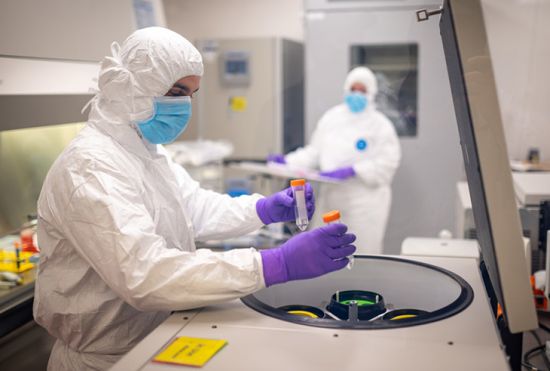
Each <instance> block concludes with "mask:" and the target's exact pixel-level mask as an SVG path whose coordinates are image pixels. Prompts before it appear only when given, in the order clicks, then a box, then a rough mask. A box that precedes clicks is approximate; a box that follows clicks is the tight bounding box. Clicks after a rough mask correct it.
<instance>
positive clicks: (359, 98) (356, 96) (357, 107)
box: [345, 92, 368, 113]
mask: <svg viewBox="0 0 550 371" xmlns="http://www.w3.org/2000/svg"><path fill="white" fill-rule="evenodd" d="M345 102H346V104H347V105H348V107H349V109H350V111H351V112H353V113H359V112H363V111H364V110H365V108H367V104H368V100H367V96H366V95H365V94H363V93H358V92H351V93H348V94H346V97H345Z"/></svg>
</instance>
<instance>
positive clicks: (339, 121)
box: [268, 67, 401, 254]
mask: <svg viewBox="0 0 550 371" xmlns="http://www.w3.org/2000/svg"><path fill="white" fill-rule="evenodd" d="M344 93H345V95H344V103H342V104H339V105H337V106H335V107H332V108H331V109H329V110H328V111H327V112H326V113H325V114H324V115H323V116H322V117H321V119H320V120H319V123H318V124H317V127H316V129H315V131H314V133H313V135H312V138H311V142H310V143H309V145H307V146H306V147H304V148H300V149H298V150H296V151H294V152H292V153H289V154H287V155H286V156H281V155H271V156H269V157H268V161H273V162H278V163H286V164H288V165H289V166H291V167H298V168H308V169H320V170H321V173H320V174H321V175H324V176H327V177H332V178H335V179H339V180H342V181H343V183H341V184H338V185H323V186H322V187H321V189H320V190H319V195H318V197H317V198H318V200H319V201H318V205H317V210H320V211H322V212H325V211H329V210H333V209H338V210H340V211H341V214H342V220H344V221H345V222H346V224H347V225H348V227H349V230H350V231H351V232H353V233H354V234H355V235H356V236H357V240H356V242H355V245H356V246H357V254H381V253H382V252H383V240H384V234H385V230H386V224H387V220H388V215H389V210H390V205H391V181H392V178H393V176H394V173H395V171H396V169H397V168H398V166H399V163H400V160H401V148H400V145H399V139H398V137H397V134H396V131H395V129H394V127H393V125H392V123H391V122H390V120H389V119H388V118H387V117H386V116H384V114H382V113H381V112H380V111H378V110H377V109H376V105H375V103H374V100H375V97H376V93H377V82H376V77H375V76H374V74H373V73H372V71H371V70H370V69H368V68H366V67H356V68H354V69H353V70H352V71H350V72H349V74H348V76H347V78H346V81H345V83H344ZM316 222H317V221H316Z"/></svg>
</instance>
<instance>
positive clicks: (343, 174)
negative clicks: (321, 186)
mask: <svg viewBox="0 0 550 371" xmlns="http://www.w3.org/2000/svg"><path fill="white" fill-rule="evenodd" d="M319 175H321V176H325V177H328V178H334V179H341V180H344V179H348V178H351V177H353V176H355V170H353V167H351V166H348V167H341V168H339V169H336V170H331V171H321V172H320V173H319Z"/></svg>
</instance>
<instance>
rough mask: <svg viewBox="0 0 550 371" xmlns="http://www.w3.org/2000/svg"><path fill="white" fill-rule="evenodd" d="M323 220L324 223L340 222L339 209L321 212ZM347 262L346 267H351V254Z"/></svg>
mask: <svg viewBox="0 0 550 371" xmlns="http://www.w3.org/2000/svg"><path fill="white" fill-rule="evenodd" d="M323 222H324V223H325V224H331V223H342V220H341V219H340V211H338V210H332V211H329V212H328V213H325V214H323ZM348 259H349V263H348V265H347V268H348V269H351V268H353V261H354V259H353V255H350V256H348Z"/></svg>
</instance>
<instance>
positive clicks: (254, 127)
mask: <svg viewBox="0 0 550 371" xmlns="http://www.w3.org/2000/svg"><path fill="white" fill-rule="evenodd" d="M197 45H198V48H199V50H201V52H202V53H203V55H204V58H203V59H204V65H205V70H206V71H207V73H206V74H205V75H204V76H203V78H202V84H201V90H200V94H198V95H197V105H196V106H197V107H196V108H197V115H196V117H195V118H192V120H196V121H194V123H191V125H190V126H191V127H193V126H197V128H198V132H197V136H202V138H203V139H211V140H220V139H223V140H228V141H230V142H231V143H232V144H233V145H234V148H235V150H234V152H233V154H232V155H231V158H239V159H243V158H245V159H262V160H263V159H265V157H266V156H267V155H268V154H270V153H282V152H284V151H286V152H288V151H290V150H291V149H295V148H297V147H298V146H301V145H302V144H303V125H304V124H303V79H304V75H303V46H302V44H301V43H298V42H293V41H290V40H285V39H278V38H250V39H227V40H224V39H218V40H200V41H198V42H197ZM231 52H233V53H237V52H239V53H246V54H247V55H248V56H249V57H248V62H249V63H248V64H249V66H248V69H249V72H248V73H249V79H248V80H247V81H248V83H247V84H244V85H239V84H237V85H229V86H228V85H227V83H226V82H224V81H225V80H224V79H223V78H222V76H221V74H223V72H224V69H223V68H222V66H220V64H221V63H223V61H224V58H223V57H224V55H226V53H231ZM235 98H237V99H242V98H244V99H245V100H246V107H244V108H242V109H240V110H239V109H233V107H232V105H231V101H232V100H233V99H235ZM190 135H191V134H190Z"/></svg>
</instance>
